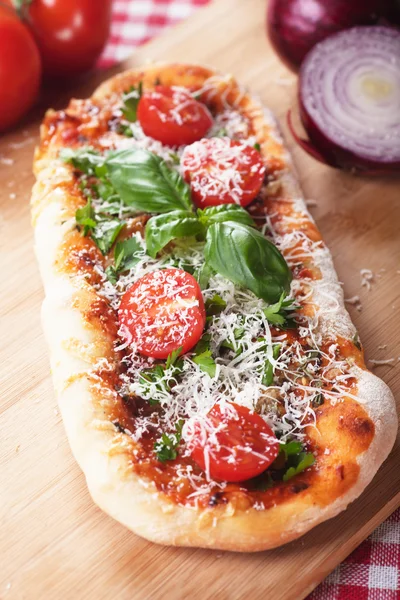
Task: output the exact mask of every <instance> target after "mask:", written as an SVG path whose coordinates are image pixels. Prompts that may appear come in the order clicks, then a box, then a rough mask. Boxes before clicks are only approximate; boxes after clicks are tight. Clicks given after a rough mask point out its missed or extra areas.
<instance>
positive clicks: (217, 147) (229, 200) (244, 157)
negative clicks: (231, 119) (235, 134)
mask: <svg viewBox="0 0 400 600" xmlns="http://www.w3.org/2000/svg"><path fill="white" fill-rule="evenodd" d="M181 164H182V169H183V175H184V178H185V180H186V181H187V182H188V183H190V187H191V189H192V198H193V200H194V202H195V203H196V204H197V206H199V207H200V208H204V207H206V206H215V205H217V204H240V205H241V206H247V205H248V204H250V202H251V201H252V200H254V198H255V197H256V196H257V194H258V192H259V191H260V189H261V186H262V183H263V181H264V175H265V165H264V163H263V161H262V157H261V154H260V153H259V152H258V151H257V150H255V148H252V147H251V146H248V145H246V144H243V143H241V142H238V141H235V140H231V139H229V138H227V137H222V138H220V137H216V138H209V139H203V140H200V141H199V142H196V143H194V144H192V145H191V146H187V148H185V150H184V152H183V155H182V161H181Z"/></svg>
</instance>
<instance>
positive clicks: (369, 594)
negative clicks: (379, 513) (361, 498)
mask: <svg viewBox="0 0 400 600" xmlns="http://www.w3.org/2000/svg"><path fill="white" fill-rule="evenodd" d="M208 2H209V0H114V4H113V20H112V26H111V36H110V40H109V43H108V45H107V47H106V48H105V50H104V52H103V54H102V56H101V58H100V61H99V66H101V67H108V66H111V65H112V64H114V63H115V62H118V61H120V60H123V59H124V58H126V57H127V56H129V54H131V53H132V50H133V49H134V48H135V47H136V46H139V45H140V44H144V43H145V42H147V41H148V40H150V39H151V38H153V37H154V36H156V35H158V34H159V33H160V32H161V31H162V30H163V29H164V28H165V27H168V26H170V25H173V24H175V23H178V22H179V21H181V20H183V19H185V18H186V17H188V16H189V15H190V14H192V13H193V12H194V11H195V10H196V9H197V8H198V7H199V6H203V5H205V4H208ZM399 599H400V509H398V510H397V511H396V512H395V513H394V514H393V515H392V516H391V517H389V519H387V521H385V522H384V523H382V525H380V527H378V529H376V530H375V531H374V532H373V533H372V535H371V536H370V537H369V538H368V539H367V540H365V542H363V543H362V544H361V546H359V547H358V548H357V550H355V551H354V552H353V553H352V554H351V555H350V556H349V557H348V558H347V559H346V560H345V561H344V562H343V563H342V564H341V565H339V566H338V567H337V568H336V569H335V570H334V571H333V573H331V574H330V575H329V576H328V577H327V578H326V579H325V581H323V582H322V583H321V584H320V585H319V586H318V588H317V589H316V590H314V592H313V593H312V594H311V596H309V600H399Z"/></svg>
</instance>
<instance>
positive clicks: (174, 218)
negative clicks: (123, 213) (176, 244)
mask: <svg viewBox="0 0 400 600" xmlns="http://www.w3.org/2000/svg"><path fill="white" fill-rule="evenodd" d="M199 233H204V227H203V225H202V224H201V223H200V221H199V220H198V219H197V217H196V216H195V215H194V213H192V212H190V211H187V210H173V211H171V212H169V213H166V214H162V215H157V216H155V217H151V219H149V220H148V221H147V224H146V248H147V253H148V254H149V255H150V256H151V257H152V258H155V257H156V256H157V254H158V252H159V251H160V250H162V249H163V248H164V247H165V246H166V245H167V244H168V243H169V242H170V241H171V240H174V239H176V238H181V237H188V236H192V235H197V234H199Z"/></svg>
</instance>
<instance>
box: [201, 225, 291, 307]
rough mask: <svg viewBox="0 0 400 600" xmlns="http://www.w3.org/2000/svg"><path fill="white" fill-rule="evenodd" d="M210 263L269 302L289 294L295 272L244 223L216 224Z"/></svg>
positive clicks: (208, 255) (207, 252) (211, 231)
mask: <svg viewBox="0 0 400 600" xmlns="http://www.w3.org/2000/svg"><path fill="white" fill-rule="evenodd" d="M205 258H206V262H207V264H208V265H209V266H210V267H212V268H213V269H214V270H215V271H217V272H218V273H220V274H221V275H223V276H224V277H226V278H227V279H229V280H230V281H232V282H233V283H235V284H237V285H241V286H242V287H244V288H248V289H249V290H251V291H252V292H253V293H254V294H255V295H256V296H258V298H262V299H263V300H265V301H266V302H268V303H271V302H277V301H278V300H279V298H280V297H281V295H282V293H283V292H285V293H287V292H288V291H289V288H290V282H291V280H292V273H291V271H290V269H289V267H288V265H287V263H286V261H285V259H284V258H283V256H282V254H281V253H280V252H279V250H278V249H277V248H276V246H274V244H272V243H271V242H270V241H268V240H267V239H266V238H265V237H264V236H263V235H262V234H261V233H260V232H259V231H257V230H256V229H253V228H251V227H248V226H247V225H242V224H241V223H232V222H230V221H227V222H225V223H213V224H212V225H211V226H210V227H209V229H208V231H207V237H206V246H205Z"/></svg>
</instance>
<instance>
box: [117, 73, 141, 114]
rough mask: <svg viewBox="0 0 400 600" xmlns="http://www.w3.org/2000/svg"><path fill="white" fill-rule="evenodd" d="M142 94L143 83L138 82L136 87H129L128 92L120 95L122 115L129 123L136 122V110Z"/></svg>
mask: <svg viewBox="0 0 400 600" xmlns="http://www.w3.org/2000/svg"><path fill="white" fill-rule="evenodd" d="M142 92H143V83H142V82H141V81H140V82H139V85H138V86H137V87H135V86H131V88H130V90H129V91H128V92H125V93H124V94H122V102H123V106H122V114H123V115H124V117H125V119H127V121H130V122H131V123H134V122H135V121H137V108H138V104H139V100H140V98H141V97H142Z"/></svg>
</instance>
